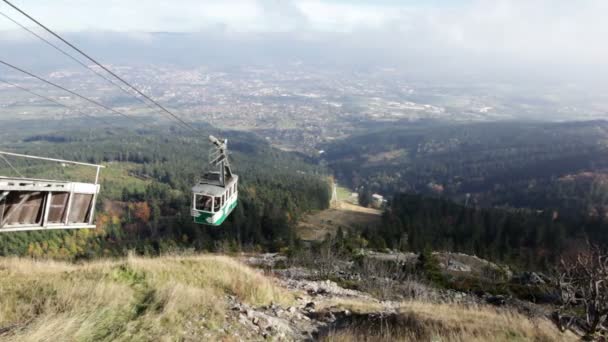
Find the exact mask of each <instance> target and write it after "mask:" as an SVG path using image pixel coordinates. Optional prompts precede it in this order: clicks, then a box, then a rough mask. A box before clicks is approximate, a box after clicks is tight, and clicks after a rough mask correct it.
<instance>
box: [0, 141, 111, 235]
mask: <svg viewBox="0 0 608 342" xmlns="http://www.w3.org/2000/svg"><path fill="white" fill-rule="evenodd" d="M0 155H7V156H14V157H20V158H27V159H36V160H45V161H52V162H58V163H63V164H72V165H80V166H88V167H95V168H96V173H95V183H93V184H91V183H77V182H65V181H54V180H44V179H28V178H12V177H11V178H8V177H2V176H0V187H1V188H2V189H1V190H0V203H1V202H2V201H3V200H4V199H5V198H6V197H7V196H8V194H9V193H10V192H12V191H27V192H34V193H36V192H38V193H44V198H43V203H42V206H43V217H42V218H41V222H40V225H36V226H33V225H31V224H26V225H10V226H8V227H5V228H2V226H4V224H6V223H7V222H8V219H7V218H4V217H2V218H0V233H1V232H17V231H31V230H49V229H82V228H95V225H94V222H93V221H94V216H95V203H97V196H98V194H99V188H100V186H99V174H100V171H101V169H102V168H105V166H103V165H98V164H89V163H81V162H74V161H70V160H63V159H55V158H45V157H36V156H30V155H25V154H18V153H12V152H4V151H0ZM53 193H68V200H67V204H66V205H67V207H66V210H65V213H64V216H65V217H64V218H63V220H62V222H61V223H52V224H49V223H48V215H49V212H50V206H51V203H52V198H53ZM77 194H83V195H92V196H93V197H92V199H91V204H90V205H91V206H90V210H89V217H88V220H87V222H86V223H85V224H82V223H76V224H70V222H69V220H70V212H71V206H72V202H73V199H74V195H77ZM29 196H31V195H29ZM27 198H28V197H24V200H22V201H21V203H20V204H19V205H18V207H17V208H20V207H21V206H22V205H23V204H24V202H25V201H27ZM14 212H15V211H13V213H14Z"/></svg>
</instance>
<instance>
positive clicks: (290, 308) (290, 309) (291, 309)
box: [287, 306, 297, 313]
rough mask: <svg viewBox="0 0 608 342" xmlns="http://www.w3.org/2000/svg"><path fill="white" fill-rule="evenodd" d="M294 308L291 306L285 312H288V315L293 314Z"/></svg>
mask: <svg viewBox="0 0 608 342" xmlns="http://www.w3.org/2000/svg"><path fill="white" fill-rule="evenodd" d="M296 310H297V309H296V308H295V307H293V306H290V307H289V309H287V311H289V313H295V312H296Z"/></svg>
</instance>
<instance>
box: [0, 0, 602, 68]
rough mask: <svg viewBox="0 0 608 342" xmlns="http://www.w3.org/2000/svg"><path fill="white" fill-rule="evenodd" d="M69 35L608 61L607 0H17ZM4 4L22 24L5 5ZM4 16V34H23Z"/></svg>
mask: <svg viewBox="0 0 608 342" xmlns="http://www.w3.org/2000/svg"><path fill="white" fill-rule="evenodd" d="M11 1H13V2H14V3H15V4H16V5H17V6H19V7H21V8H22V9H24V10H25V11H27V12H28V13H30V14H32V15H33V16H34V17H36V18H38V19H40V20H41V21H42V22H44V23H45V24H47V25H48V26H50V27H52V28H54V29H57V30H59V31H62V32H107V31H112V32H122V33H128V34H129V35H131V36H132V37H137V38H139V39H146V33H148V32H198V33H205V34H218V35H222V36H223V37H225V36H239V37H240V38H239V39H248V38H243V37H249V38H250V39H259V37H260V36H264V35H266V36H267V35H277V34H280V35H284V36H289V37H291V38H292V39H291V41H307V40H321V41H327V40H334V41H335V43H336V44H335V45H344V46H349V47H356V48H358V49H367V51H368V52H369V53H379V54H384V55H387V56H395V59H399V58H402V57H403V58H404V60H407V61H415V62H417V63H420V62H423V61H425V60H434V61H435V62H436V63H437V61H442V62H441V63H446V64H453V65H455V67H456V68H458V67H459V66H466V67H469V68H470V67H473V66H475V65H479V64H480V63H482V64H483V63H495V64H496V65H501V66H502V67H505V68H511V67H516V68H517V67H519V66H521V67H522V68H524V67H525V68H526V70H529V69H534V68H537V67H542V68H545V69H547V70H548V71H550V72H559V71H560V70H562V69H563V68H570V67H572V68H585V69H587V70H593V69H597V68H603V69H605V68H608V58H606V57H607V56H608V44H606V43H605V40H606V37H608V21H607V20H605V16H606V13H608V1H606V0H576V1H572V0H452V1H449V0H434V1H433V0H430V1H422V0H401V1H399V0H376V1H363V0H223V1H210V0H156V1H142V0H105V1H100V0H53V1H48V0H11ZM0 11H1V12H3V13H5V14H8V15H10V16H12V17H13V18H15V19H18V20H19V21H21V22H23V23H26V22H27V21H26V20H25V19H24V18H23V17H20V16H19V15H17V14H16V13H15V12H14V11H13V10H11V9H10V8H9V7H8V6H7V5H6V4H5V3H2V2H0ZM13 30H15V26H14V25H13V24H12V23H10V22H8V21H7V20H5V19H4V18H0V31H4V32H3V33H2V34H0V43H1V40H10V39H15V40H19V39H21V38H23V34H18V33H16V31H13Z"/></svg>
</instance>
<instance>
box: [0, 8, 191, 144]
mask: <svg viewBox="0 0 608 342" xmlns="http://www.w3.org/2000/svg"><path fill="white" fill-rule="evenodd" d="M2 1H4V2H5V3H6V4H7V5H9V6H11V7H12V8H13V9H15V10H16V11H17V12H19V13H21V14H22V15H24V16H25V17H27V18H28V19H30V20H31V21H33V22H34V23H36V24H37V25H38V26H40V27H41V28H43V29H44V30H45V31H47V32H48V33H50V34H51V35H53V36H54V37H55V38H57V39H59V40H61V41H62V42H63V43H64V44H66V45H67V46H69V47H71V48H72V49H74V50H76V51H77V52H78V53H80V54H81V55H82V56H84V57H86V58H87V59H88V60H90V61H91V62H93V63H95V64H96V65H97V66H99V67H100V68H102V69H103V70H105V71H106V72H107V73H109V74H110V75H112V76H114V77H115V78H116V79H118V80H119V81H121V82H122V83H123V84H125V85H127V86H128V87H129V88H130V89H132V90H134V91H135V92H137V93H138V94H139V95H141V96H143V97H144V98H146V99H147V100H148V101H150V102H152V103H153V104H155V105H156V106H157V107H158V108H160V109H161V110H162V111H163V112H165V113H167V114H168V115H170V116H171V117H173V118H174V119H175V120H177V121H178V122H180V123H181V124H182V125H184V126H185V127H187V128H190V129H192V130H193V131H195V132H198V131H199V130H198V129H197V128H195V127H194V126H192V125H191V124H189V123H188V122H186V121H184V120H183V119H182V118H180V117H179V116H177V115H176V114H174V113H172V112H171V111H169V110H168V109H167V108H165V107H164V106H162V105H161V104H160V103H158V102H156V101H155V100H154V99H152V98H151V97H149V96H148V95H146V94H144V93H143V92H142V91H140V90H139V89H137V88H136V87H135V86H133V85H131V84H130V83H129V82H127V81H125V80H124V79H123V78H122V77H120V76H118V75H117V74H116V73H114V72H113V71H112V70H110V69H109V68H107V67H106V66H104V65H103V64H101V63H100V62H98V61H97V60H96V59H94V58H93V57H91V56H90V55H88V54H87V53H85V52H84V51H82V50H81V49H79V48H78V47H76V46H75V45H74V44H72V43H70V42H69V41H67V40H66V39H64V38H63V37H62V36H60V35H59V34H57V33H55V32H54V31H53V30H51V29H50V28H48V27H47V26H45V25H44V24H42V23H41V22H39V21H38V20H36V19H35V18H33V17H32V16H30V15H29V14H27V13H26V12H24V11H23V10H21V9H20V8H19V7H17V6H15V5H13V4H12V3H11V2H10V1H8V0H2Z"/></svg>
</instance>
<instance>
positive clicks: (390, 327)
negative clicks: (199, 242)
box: [0, 255, 571, 341]
mask: <svg viewBox="0 0 608 342" xmlns="http://www.w3.org/2000/svg"><path fill="white" fill-rule="evenodd" d="M301 296H306V294H303V293H301V292H297V291H296V290H288V289H286V288H283V287H281V286H280V285H278V282H277V281H275V280H273V279H271V278H268V277H266V276H264V275H262V274H261V273H260V272H258V271H256V270H254V269H251V268H249V267H247V266H245V265H243V264H241V263H240V262H238V261H235V260H234V259H231V258H229V257H224V256H213V255H200V256H188V257H185V256H184V257H161V258H154V259H152V258H139V257H129V258H126V259H122V260H115V261H110V260H107V261H96V262H90V263H84V264H78V265H76V264H69V263H61V262H53V261H33V260H30V259H17V258H5V259H0V340H2V341H178V340H179V341H183V340H185V341H203V340H205V341H217V340H223V341H237V340H239V337H238V336H241V337H243V336H245V339H246V340H249V339H259V340H263V337H262V336H259V337H255V338H252V337H251V335H247V333H248V331H249V330H251V329H249V328H248V325H247V324H246V323H247V322H243V319H244V316H243V315H241V316H240V319H239V316H235V314H234V312H235V311H234V308H233V307H232V305H233V304H231V303H234V302H238V303H243V305H247V306H248V307H251V308H261V307H262V308H263V307H268V306H271V307H272V306H275V307H276V306H278V307H283V308H285V310H284V311H285V312H288V311H292V310H291V309H287V308H288V307H290V306H302V307H303V306H304V305H306V302H301V301H298V300H296V298H298V297H300V299H301ZM316 307H317V312H316V313H317V315H318V316H323V315H322V314H321V313H323V312H330V311H332V310H333V311H335V310H345V309H348V310H349V312H351V314H349V316H348V319H346V320H345V319H342V320H338V321H336V323H335V324H334V325H329V326H328V325H324V326H323V325H322V323H320V322H319V323H318V324H319V327H321V328H320V329H319V331H321V332H322V331H324V333H321V334H320V338H321V339H325V340H328V341H356V340H364V339H368V340H370V339H371V340H386V341H398V340H403V341H409V340H416V341H418V340H423V341H424V340H427V341H428V340H434V341H438V340H441V341H473V340H479V341H487V340H495V341H513V340H517V341H560V340H569V339H570V337H571V336H570V335H563V334H560V333H559V332H558V331H557V329H555V328H554V327H553V326H552V325H551V323H550V322H549V321H547V320H544V319H539V320H535V321H532V320H530V319H528V318H525V317H523V316H521V315H519V314H516V313H512V312H510V311H497V310H495V309H492V308H488V307H481V306H476V307H465V306H458V305H448V304H441V305H439V304H429V303H422V302H407V303H401V304H397V305H396V307H394V308H392V312H393V313H392V314H390V315H385V314H380V316H374V313H375V312H383V311H384V310H386V308H385V307H383V304H382V303H381V302H378V301H376V300H374V299H371V298H369V299H361V298H359V299H355V300H353V299H345V298H331V297H323V298H322V299H319V302H317V305H316ZM260 310H263V309H260ZM298 310H301V309H298ZM296 315H298V316H299V314H296ZM311 317H312V322H313V323H315V322H316V321H315V317H317V316H311ZM375 317H384V318H382V319H380V320H379V321H378V319H377V318H375ZM302 321H304V322H310V321H311V319H309V318H306V320H302ZM378 322H379V324H378ZM249 324H251V323H249ZM307 324H310V323H307ZM315 324H316V323H315ZM249 333H250V331H249ZM247 336H249V337H247ZM279 339H280V337H279ZM286 339H287V340H289V339H290V338H289V337H287V338H286Z"/></svg>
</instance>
